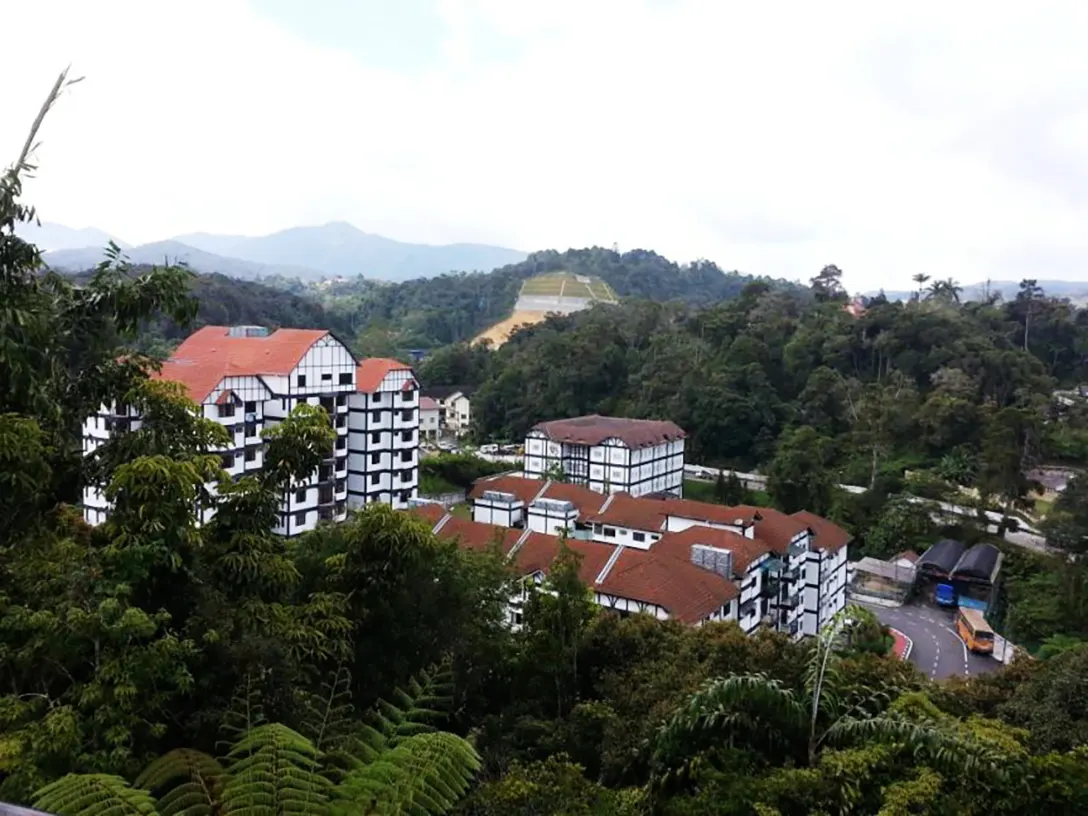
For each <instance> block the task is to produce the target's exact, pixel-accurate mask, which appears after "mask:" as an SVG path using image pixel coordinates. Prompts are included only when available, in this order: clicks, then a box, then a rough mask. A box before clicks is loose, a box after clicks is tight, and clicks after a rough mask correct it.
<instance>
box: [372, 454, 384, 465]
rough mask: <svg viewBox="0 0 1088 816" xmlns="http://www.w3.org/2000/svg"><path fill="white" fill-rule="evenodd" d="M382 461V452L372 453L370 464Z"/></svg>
mask: <svg viewBox="0 0 1088 816" xmlns="http://www.w3.org/2000/svg"><path fill="white" fill-rule="evenodd" d="M381 461H382V455H381V454H380V453H372V454H370V464H372V465H376V464H378V463H379V462H381Z"/></svg>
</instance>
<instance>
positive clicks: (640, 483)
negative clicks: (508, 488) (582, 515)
mask: <svg viewBox="0 0 1088 816" xmlns="http://www.w3.org/2000/svg"><path fill="white" fill-rule="evenodd" d="M685 436H686V434H685V433H684V431H682V430H681V429H680V428H679V427H678V426H677V425H675V424H674V423H672V422H667V421H661V420H653V419H621V418H617V417H604V416H598V415H597V414H593V415H590V416H583V417H576V418H574V419H558V420H554V421H552V422H541V423H540V424H539V425H535V426H534V427H533V428H532V429H531V430H530V431H529V433H528V434H526V437H525V460H524V462H525V463H524V473H525V475H526V476H527V477H529V478H532V479H544V478H549V477H551V476H553V475H557V474H562V477H563V479H565V480H566V481H569V482H572V483H574V484H579V485H583V486H585V487H588V488H589V489H590V490H595V491H597V492H598V493H619V492H623V493H629V494H631V495H632V496H645V495H650V494H663V495H670V496H681V495H683V491H684V437H685Z"/></svg>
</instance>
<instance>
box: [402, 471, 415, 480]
mask: <svg viewBox="0 0 1088 816" xmlns="http://www.w3.org/2000/svg"><path fill="white" fill-rule="evenodd" d="M400 480H401V481H402V482H410V481H412V472H411V471H409V470H402V471H401V472H400Z"/></svg>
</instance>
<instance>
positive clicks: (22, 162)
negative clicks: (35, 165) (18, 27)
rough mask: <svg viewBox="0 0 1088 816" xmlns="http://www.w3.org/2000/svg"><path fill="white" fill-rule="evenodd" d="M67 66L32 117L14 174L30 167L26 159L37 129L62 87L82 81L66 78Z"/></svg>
mask: <svg viewBox="0 0 1088 816" xmlns="http://www.w3.org/2000/svg"><path fill="white" fill-rule="evenodd" d="M69 68H71V66H68V68H65V69H64V70H63V71H61V72H60V75H59V76H58V77H57V80H56V82H54V83H53V88H52V89H51V90H50V91H49V95H48V96H47V97H46V98H45V102H43V103H42V106H41V108H40V109H39V110H38V115H37V116H36V117H34V124H32V125H31V126H30V133H28V134H27V136H26V141H25V142H23V149H22V150H21V151H20V152H19V158H18V159H16V161H15V164H14V165H13V166H12V168H11V171H12V172H13V173H14V174H15V175H19V173H20V172H22V171H24V170H30V169H32V168H31V166H30V165H29V164H27V159H29V158H30V154H31V153H33V152H34V150H35V148H36V147H37V145H36V144H35V143H34V140H35V138H37V136H38V131H39V130H40V129H41V126H42V122H43V121H45V115H46V114H47V113H49V111H50V109H51V108H52V107H53V105H54V104H55V103H56V101H57V100H58V99H60V95H61V94H62V93H63V92H64V89H65V88H67V87H68V86H69V85H75V84H76V83H77V82H82V81H83V77H79V78H78V79H68V70H69Z"/></svg>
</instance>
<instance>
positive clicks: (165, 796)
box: [136, 748, 225, 816]
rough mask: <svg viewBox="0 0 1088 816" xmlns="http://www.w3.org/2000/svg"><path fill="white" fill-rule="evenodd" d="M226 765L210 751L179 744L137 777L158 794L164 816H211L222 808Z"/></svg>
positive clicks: (142, 784)
mask: <svg viewBox="0 0 1088 816" xmlns="http://www.w3.org/2000/svg"><path fill="white" fill-rule="evenodd" d="M224 781H225V773H224V771H223V766H222V765H220V764H219V763H218V762H217V761H216V760H214V759H212V758H211V757H210V756H208V755H207V754H204V753H201V752H200V751H193V750H191V749H188V748H178V749H177V750H174V751H171V752H170V753H168V754H166V755H165V756H162V757H160V758H159V759H156V760H155V761H154V762H152V763H151V764H150V765H148V766H147V768H145V769H144V772H143V773H142V774H140V775H139V776H138V777H136V787H138V788H144V789H146V790H149V791H153V792H155V793H156V794H157V795H158V799H159V808H158V810H159V813H160V814H162V816H211V814H214V813H217V812H218V807H217V804H218V801H219V794H220V792H221V790H222V787H223V783H224Z"/></svg>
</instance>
